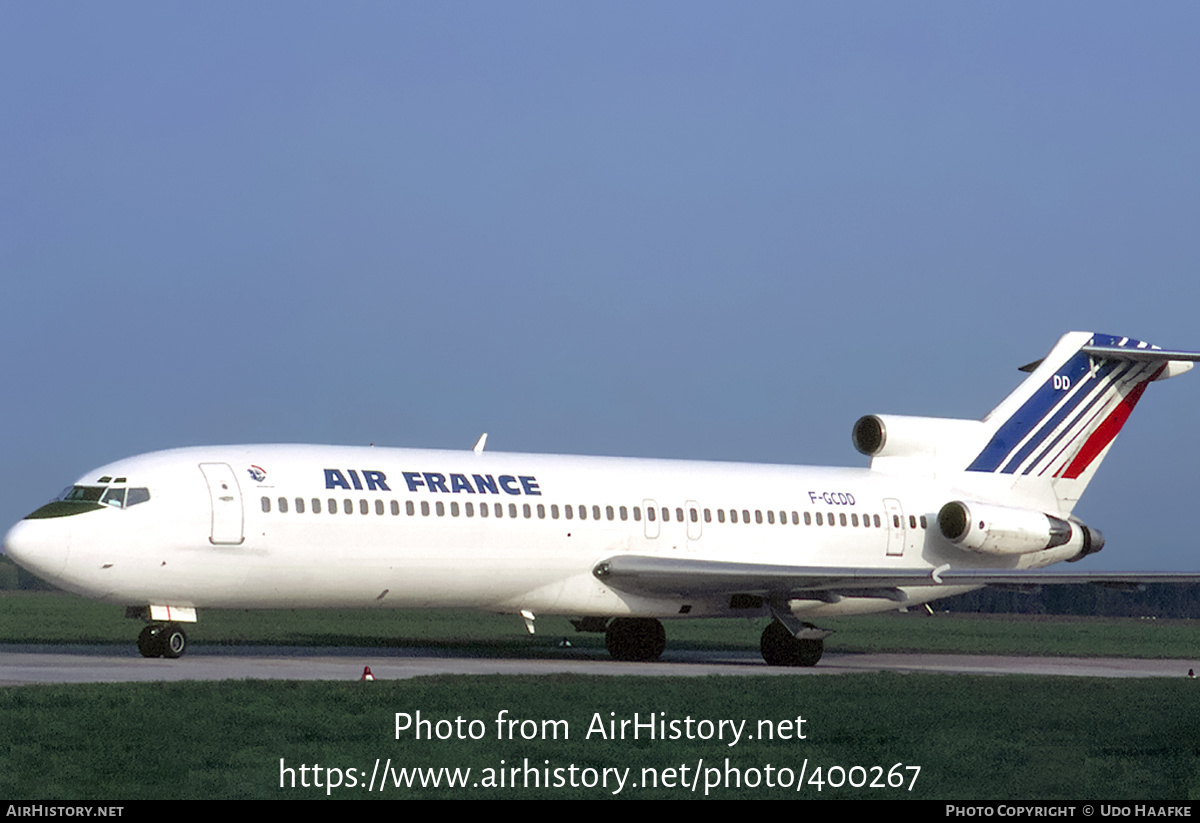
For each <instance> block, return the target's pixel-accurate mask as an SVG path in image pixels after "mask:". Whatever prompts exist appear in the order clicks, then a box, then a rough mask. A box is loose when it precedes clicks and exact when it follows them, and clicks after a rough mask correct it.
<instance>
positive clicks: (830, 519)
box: [828, 512, 837, 526]
mask: <svg viewBox="0 0 1200 823" xmlns="http://www.w3.org/2000/svg"><path fill="white" fill-rule="evenodd" d="M828 520H829V525H831V526H836V525H837V521H836V520H834V519H833V512H830V513H829V517H828Z"/></svg>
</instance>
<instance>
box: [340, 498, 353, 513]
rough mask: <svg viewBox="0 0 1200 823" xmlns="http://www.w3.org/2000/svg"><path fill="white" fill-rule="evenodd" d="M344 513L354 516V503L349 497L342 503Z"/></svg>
mask: <svg viewBox="0 0 1200 823" xmlns="http://www.w3.org/2000/svg"><path fill="white" fill-rule="evenodd" d="M342 511H344V512H345V513H346V514H354V501H353V500H351V499H350V498H349V497H347V498H346V499H345V500H343V501H342Z"/></svg>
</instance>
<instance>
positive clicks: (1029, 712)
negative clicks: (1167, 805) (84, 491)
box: [0, 674, 1200, 801]
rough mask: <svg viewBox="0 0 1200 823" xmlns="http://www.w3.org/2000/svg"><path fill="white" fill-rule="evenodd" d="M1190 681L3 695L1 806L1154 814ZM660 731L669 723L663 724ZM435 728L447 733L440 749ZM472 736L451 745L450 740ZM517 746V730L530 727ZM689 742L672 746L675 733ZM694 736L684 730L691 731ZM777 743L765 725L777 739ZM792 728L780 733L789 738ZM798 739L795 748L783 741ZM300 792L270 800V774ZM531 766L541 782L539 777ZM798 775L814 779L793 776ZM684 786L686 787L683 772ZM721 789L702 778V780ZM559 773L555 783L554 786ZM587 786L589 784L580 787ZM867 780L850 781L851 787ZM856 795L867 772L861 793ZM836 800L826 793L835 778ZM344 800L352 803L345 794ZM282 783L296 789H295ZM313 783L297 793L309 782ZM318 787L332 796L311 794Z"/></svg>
mask: <svg viewBox="0 0 1200 823" xmlns="http://www.w3.org/2000/svg"><path fill="white" fill-rule="evenodd" d="M1197 688H1200V685H1198V684H1197V683H1195V682H1194V681H1187V680H1183V679H1180V680H1178V681H1176V680H1171V681H1164V680H1160V679H1156V680H1084V679H1078V678H1072V679H1069V680H1067V679H1056V678H1033V677H967V676H922V675H895V674H873V675H851V676H844V677H836V678H823V677H819V678H813V677H806V678H799V679H797V678H788V677H761V678H753V677H752V678H745V677H738V678H720V677H713V678H638V677H631V678H616V677H595V678H587V677H575V676H555V677H543V678H535V677H430V678H418V679H416V680H408V681H394V682H377V683H372V684H361V683H296V682H260V681H241V682H226V683H166V684H163V683H156V684H149V683H147V684H116V685H75V686H43V687H21V688H5V689H0V729H3V730H4V731H3V737H4V739H5V742H6V743H7V746H6V747H5V748H4V749H2V750H0V797H5V798H29V799H37V800H47V799H55V800H85V799H86V800H93V801H106V800H113V801H118V800H125V799H137V798H171V799H190V798H217V797H220V798H281V797H286V798H296V799H299V798H305V797H311V798H317V797H325V796H326V790H325V789H324V788H316V787H315V786H310V787H309V788H307V789H305V788H302V787H300V786H299V783H300V779H301V778H300V772H299V767H300V766H301V765H307V766H312V765H314V764H320V765H321V766H323V767H325V768H330V767H334V768H337V769H340V770H342V773H343V775H344V774H346V771H345V770H346V769H348V768H349V767H354V768H355V769H359V770H362V776H361V778H359V777H358V776H356V779H361V781H362V782H363V783H364V784H365V782H366V781H367V779H368V776H369V774H370V772H371V770H372V768H373V767H374V763H375V760H376V758H379V759H380V761H381V763H382V761H384V760H386V759H388V758H390V759H391V761H392V765H393V766H395V767H400V766H403V767H416V766H419V767H433V768H439V767H448V768H467V767H469V768H470V769H471V770H472V776H473V778H472V779H473V781H479V780H480V779H484V780H486V772H485V770H487V769H493V770H494V769H496V768H497V767H498V766H499V765H500V762H501V761H504V763H505V766H506V767H511V766H513V765H517V766H519V767H520V766H523V764H524V763H525V762H526V760H528V762H529V763H531V764H533V765H535V766H537V767H539V768H544V767H546V766H547V765H548V766H549V768H551V769H555V768H562V769H566V768H567V767H569V766H570V765H572V764H574V765H575V766H576V767H577V768H578V769H583V768H595V769H603V768H606V767H608V768H618V769H625V768H629V769H630V770H631V771H630V772H629V775H630V777H629V778H628V779H629V780H630V782H636V783H639V784H641V782H642V769H644V768H645V769H653V770H655V771H656V773H658V774H659V775H660V779H661V776H662V775H663V774H664V772H663V770H665V769H668V768H673V769H676V770H677V771H676V778H677V779H681V780H682V779H689V778H688V776H689V775H691V774H695V769H696V768H697V767H699V768H700V773H701V775H702V777H701V783H700V785H699V787H698V788H697V790H696V791H695V792H693V791H691V790H690V789H688V788H682V787H674V788H665V787H663V786H661V785H660V786H659V787H658V788H657V789H655V788H644V787H641V786H640V785H639V788H636V789H635V788H633V787H632V786H629V787H627V788H626V789H625V791H624V792H622V795H621V796H623V797H659V798H681V799H682V798H687V797H702V796H704V779H705V778H706V777H707V778H710V779H711V778H712V777H714V776H715V775H716V774H719V773H720V774H723V773H724V772H725V764H726V758H728V762H729V766H730V767H731V768H733V769H737V770H740V773H741V774H742V775H743V780H747V779H751V780H753V779H754V772H752V771H751V770H758V771H757V775H758V777H759V778H763V777H764V776H765V769H766V767H767V766H768V765H770V766H771V767H772V768H773V769H774V770H779V769H781V768H785V767H786V768H788V769H792V770H793V772H792V775H793V777H792V778H791V780H793V781H794V780H795V775H797V774H798V773H799V772H800V770H801V769H802V768H803V769H805V770H806V774H807V779H806V781H805V784H804V785H803V786H802V787H801V790H800V791H799V792H797V791H796V790H795V787H794V786H793V787H792V788H790V789H784V788H777V789H770V788H767V787H766V786H765V785H758V786H754V787H747V786H746V785H744V784H743V785H742V786H741V788H737V787H736V786H732V787H730V786H726V787H721V788H714V789H712V790H711V791H710V794H711V796H715V797H723V798H737V797H741V798H768V797H788V798H793V797H800V798H838V797H852V798H875V799H884V798H886V799H897V798H909V797H912V798H927V799H928V798H933V799H941V800H954V799H959V800H987V799H998V800H1008V801H1012V800H1019V799H1042V800H1049V799H1097V798H1098V799H1104V800H1116V799H1137V798H1142V799H1154V800H1185V799H1188V798H1196V797H1200V748H1198V747H1200V743H1198V742H1197V741H1200V700H1197V699H1196V698H1197V691H1196V690H1197ZM501 710H507V711H508V712H509V714H508V717H511V718H516V719H519V720H535V721H539V722H540V721H542V720H565V721H567V729H568V730H569V739H565V740H564V739H561V738H560V739H531V740H524V739H518V740H499V739H497V727H496V723H495V719H496V717H497V715H498V714H499V713H500V711H501ZM417 711H420V712H421V716H422V717H423V718H425V719H428V720H432V721H437V720H451V721H453V720H454V719H455V718H457V717H462V718H463V719H464V721H470V720H480V721H482V722H481V724H479V725H477V726H476V729H477V730H480V729H482V730H483V732H484V734H483V736H482V738H481V739H479V740H470V739H467V740H459V739H449V740H436V739H434V740H428V739H425V740H417V739H415V738H414V735H413V734H412V733H411V732H405V733H403V734H402V735H401V737H400V739H397V738H396V733H395V714H396V712H405V713H409V714H414V715H415V713H416V712H417ZM635 712H636V713H638V714H639V715H640V717H641V719H642V720H645V718H646V717H647V716H650V715H653V716H657V717H660V718H663V719H666V720H681V721H682V720H684V719H685V718H688V717H690V718H692V719H693V721H699V720H712V721H718V720H721V719H727V720H733V721H741V720H745V721H747V725H746V727H745V730H744V733H743V734H744V735H745V734H747V733H748V734H749V735H750V736H751V737H754V738H755V739H747V738H746V737H745V736H743V739H742V740H741V741H740V742H739V743H737V745H734V746H729V745H727V744H728V742H729V740H728V739H726V740H724V741H721V740H715V739H714V740H709V741H705V740H699V739H693V740H687V739H680V740H662V739H647V737H646V735H645V733H644V732H643V733H642V734H641V735H640V736H639V739H636V740H634V739H631V738H630V739H624V740H621V739H603V738H602V737H601V736H599V735H597V734H593V735H592V736H591V738H590V739H588V738H587V737H586V733H587V731H588V729H589V727H590V726H592V724H593V722H594V719H595V718H596V717H599V719H600V720H603V721H607V720H609V719H610V718H615V719H618V720H619V719H626V718H632V717H633V715H634V713H635ZM659 712H663V713H665V714H662V715H659V714H658V713H659ZM797 717H803V718H804V719H805V723H804V724H803V726H801V727H800V728H801V729H802V730H803V732H804V734H805V735H806V737H805V739H786V740H779V739H776V740H765V739H757V731H758V722H759V721H760V720H764V721H769V722H771V723H775V724H777V723H779V721H784V720H788V721H794V720H795V719H796V718H797ZM447 728H449V727H448V726H443V730H446V729H447ZM464 728H465V727H464ZM529 728H532V727H529ZM680 728H681V729H686V726H681V727H680ZM693 728H694V729H698V728H699V727H698V726H695V725H693ZM776 728H778V726H776ZM792 728H793V729H795V727H794V726H793V727H792ZM791 736H792V737H794V735H791ZM281 758H282V759H284V761H285V765H287V766H288V767H290V768H293V769H295V770H296V771H295V774H296V781H297V788H294V789H293V788H291V787H290V786H289V787H287V788H282V789H281V788H280V759H281ZM546 761H549V763H548V764H547V763H546ZM805 761H807V765H805ZM898 763H899V764H902V767H903V766H920V772H919V775H917V777H916V780H915V784H914V787H913V789H912V791H908V790H907V787H908V785H909V778H911V776H912V772H908V771H904V770H903V768H902V769H901V770H900V772H899V773H898V774H900V773H902V774H903V775H904V777H905V780H904V787H903V788H874V789H873V788H868V787H863V788H858V789H854V788H840V789H839V788H834V787H831V786H829V785H828V784H825V785H823V786H821V787H820V788H819V787H818V784H817V783H816V782H814V781H813V776H814V775H815V774H816V769H817V767H818V766H819V767H821V769H822V772H821V777H822V778H825V779H828V778H829V776H830V775H829V768H830V767H842V768H843V769H849V768H851V767H853V766H862V767H867V768H868V770H869V769H870V768H871V767H874V766H880V767H882V769H883V774H884V775H886V772H887V771H888V770H890V769H891V768H892V767H893V766H894V765H895V764H898ZM685 765H686V766H687V771H686V772H685V771H683V770H682V769H681V767H683V766H685ZM708 768H716V769H717V770H718V772H717V773H713V772H706V771H705V769H708ZM561 774H563V776H564V777H565V778H569V773H568V772H566V771H564V772H562V773H561ZM578 774H579V775H580V776H582V773H581V772H580V773H578ZM862 774H863V773H862V772H860V773H858V774H857V775H856V777H857V776H860V775H862ZM866 774H867V775H868V776H869V775H870V774H871V773H870V771H868V772H866ZM833 777H834V781H835V782H837V780H838V773H837V772H836V770H835V773H834V775H833ZM343 781H344V782H345V783H349V780H347V779H346V778H345V777H343ZM288 782H290V780H289V781H288ZM311 782H312V781H311V780H310V783H311ZM322 782H323V783H324V782H325V780H324V779H323V780H322ZM610 794H611V787H610V789H609V790H605V789H603V788H601V787H596V788H582V787H577V788H574V789H572V788H571V787H570V786H562V787H554V786H552V787H550V788H546V787H545V786H541V787H537V788H534V787H532V786H529V787H527V786H525V785H520V784H519V785H518V786H517V787H516V788H513V787H511V786H506V787H504V788H499V787H484V786H477V787H471V788H454V789H447V788H445V787H444V786H443V787H442V788H440V789H438V790H434V789H432V788H430V789H419V788H395V787H394V786H390V787H389V788H388V789H387V790H386V791H384V792H383V793H378V792H376V793H373V794H369V793H368V792H367V791H366V790H365V788H363V786H362V785H359V786H357V787H350V786H348V785H344V786H343V787H341V788H338V789H336V790H333V791H332V793H331V796H333V797H338V798H366V797H382V798H412V797H421V798H431V797H461V798H488V797H495V798H527V797H593V798H599V797H607V796H610Z"/></svg>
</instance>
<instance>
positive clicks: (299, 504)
mask: <svg viewBox="0 0 1200 823" xmlns="http://www.w3.org/2000/svg"><path fill="white" fill-rule="evenodd" d="M296 514H304V498H303V497H297V498H296Z"/></svg>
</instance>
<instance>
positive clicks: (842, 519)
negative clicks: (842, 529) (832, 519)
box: [838, 514, 846, 526]
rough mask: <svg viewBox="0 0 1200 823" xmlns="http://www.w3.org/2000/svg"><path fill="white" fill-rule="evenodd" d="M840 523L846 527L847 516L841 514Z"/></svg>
mask: <svg viewBox="0 0 1200 823" xmlns="http://www.w3.org/2000/svg"><path fill="white" fill-rule="evenodd" d="M838 522H840V523H841V524H842V525H843V526H844V525H846V515H845V514H839V515H838Z"/></svg>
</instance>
